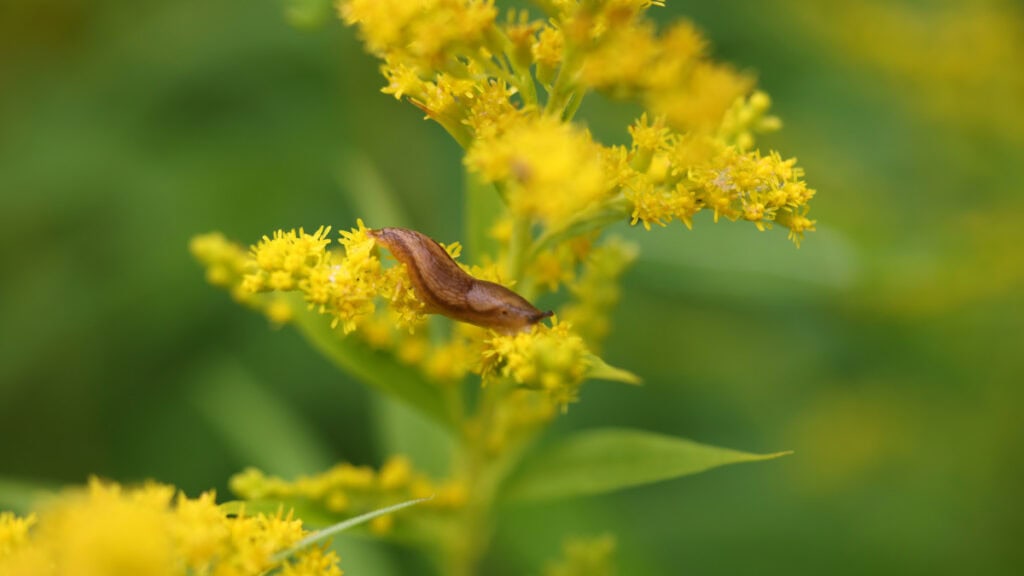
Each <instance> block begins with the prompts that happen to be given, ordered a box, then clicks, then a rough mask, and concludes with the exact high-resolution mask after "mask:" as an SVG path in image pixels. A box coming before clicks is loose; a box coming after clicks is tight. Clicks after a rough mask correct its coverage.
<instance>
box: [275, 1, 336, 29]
mask: <svg viewBox="0 0 1024 576" xmlns="http://www.w3.org/2000/svg"><path fill="white" fill-rule="evenodd" d="M284 15H285V18H287V19H288V23H289V24H291V25H292V26H295V27H296V28H318V27H320V26H323V24H324V22H326V21H327V20H328V19H329V18H330V17H331V1H330V0H285V2H284Z"/></svg>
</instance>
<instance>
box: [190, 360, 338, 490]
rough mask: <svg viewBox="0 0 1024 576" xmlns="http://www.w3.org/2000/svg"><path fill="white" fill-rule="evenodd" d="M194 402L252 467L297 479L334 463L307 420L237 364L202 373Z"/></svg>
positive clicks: (228, 363) (228, 364)
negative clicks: (296, 476)
mask: <svg viewBox="0 0 1024 576" xmlns="http://www.w3.org/2000/svg"><path fill="white" fill-rule="evenodd" d="M191 400H192V402H193V403H194V404H195V405H196V407H197V408H198V409H199V411H200V412H201V413H202V415H203V416H204V417H205V418H206V419H207V421H209V422H210V423H211V424H212V425H213V426H214V428H216V430H217V431H218V432H219V433H220V435H221V437H222V438H223V439H224V442H225V444H227V445H228V446H229V447H230V448H231V449H232V450H233V452H234V453H235V454H236V455H237V457H238V459H239V460H240V461H242V462H245V463H246V464H250V465H253V466H258V467H259V468H262V469H263V470H266V471H267V472H269V473H271V474H278V475H281V476H295V475H298V474H310V473H313V472H316V471H319V470H323V469H326V468H327V467H328V466H330V465H331V464H332V463H333V462H334V458H333V456H332V453H331V449H330V447H329V446H328V445H327V443H326V442H324V441H323V439H322V438H321V437H320V436H319V434H318V433H317V432H316V431H315V430H314V429H313V428H312V427H311V426H310V425H309V424H307V422H306V420H305V419H304V418H303V417H302V416H301V415H300V414H299V413H298V412H296V411H295V409H294V408H293V407H292V406H290V405H289V404H288V403H287V402H286V401H284V400H283V399H281V398H279V397H277V396H276V395H275V394H274V392H273V391H272V390H271V389H270V388H269V387H268V386H266V385H265V384H264V383H262V382H260V381H259V379H258V378H257V377H256V376H254V375H253V374H251V373H250V372H249V371H247V370H245V369H244V368H242V367H241V366H239V365H237V364H234V363H231V362H225V363H223V364H219V365H216V366H213V367H212V368H210V369H208V370H206V371H205V372H203V373H201V374H199V375H198V377H197V382H196V386H195V388H194V390H193V392H192V394H191Z"/></svg>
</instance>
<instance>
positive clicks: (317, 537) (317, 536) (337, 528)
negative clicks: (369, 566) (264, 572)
mask: <svg viewBox="0 0 1024 576" xmlns="http://www.w3.org/2000/svg"><path fill="white" fill-rule="evenodd" d="M431 498H433V496H431V497H430V498H419V499H416V500H409V501H407V502H402V503H400V504H395V505H393V506H388V507H387V508H381V509H379V510H374V511H372V512H367V513H366V514H361V515H359V516H356V517H355V518H349V519H348V520H344V521H342V522H338V523H337V524H335V525H333V526H329V527H327V528H324V529H323V530H318V531H316V532H313V533H312V534H310V535H308V536H306V537H305V538H303V539H302V540H299V541H298V543H296V544H295V545H294V546H292V547H291V548H289V549H287V550H285V551H283V552H280V553H278V554H277V555H275V556H274V561H275V562H283V561H284V560H287V559H288V558H289V557H291V556H292V555H294V554H295V553H297V552H300V551H302V550H303V549H304V548H306V547H308V546H311V545H313V544H316V543H317V542H320V541H321V540H325V539H327V538H330V537H331V536H333V535H335V534H337V533H338V532H342V531H345V530H348V529H349V528H352V527H354V526H358V525H360V524H365V523H366V522H369V521H370V520H373V519H374V518H377V517H378V516H384V515H385V514H391V513H392V512H398V511H399V510H402V509H403V508H408V507H410V506H415V505H416V504H419V503H420V502H426V501H427V500H430V499H431Z"/></svg>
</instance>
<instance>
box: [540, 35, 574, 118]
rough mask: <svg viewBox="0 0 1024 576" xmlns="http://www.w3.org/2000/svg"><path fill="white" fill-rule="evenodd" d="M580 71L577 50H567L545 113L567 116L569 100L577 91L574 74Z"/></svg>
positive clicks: (545, 107)
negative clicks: (574, 85)
mask: <svg viewBox="0 0 1024 576" xmlns="http://www.w3.org/2000/svg"><path fill="white" fill-rule="evenodd" d="M578 71H579V66H578V65H577V62H576V56H575V51H573V50H571V49H570V50H568V51H567V53H566V55H565V60H563V61H562V65H561V66H560V67H559V68H558V76H556V77H555V84H554V86H552V88H551V93H550V94H549V95H548V101H547V104H546V105H545V106H544V113H545V114H550V115H559V116H560V117H565V114H566V109H567V107H568V105H569V100H570V98H572V95H573V94H574V93H575V92H574V90H575V88H574V87H573V84H574V83H575V80H576V79H575V78H574V76H576V72H578Z"/></svg>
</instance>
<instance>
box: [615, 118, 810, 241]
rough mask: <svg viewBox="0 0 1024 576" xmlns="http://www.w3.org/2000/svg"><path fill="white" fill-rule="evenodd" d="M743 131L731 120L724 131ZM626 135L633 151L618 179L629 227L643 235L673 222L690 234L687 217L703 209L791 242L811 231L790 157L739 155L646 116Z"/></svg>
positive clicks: (805, 195) (802, 185) (803, 188)
mask: <svg viewBox="0 0 1024 576" xmlns="http://www.w3.org/2000/svg"><path fill="white" fill-rule="evenodd" d="M738 115H739V114H738ZM750 125H751V123H750V122H749V121H746V122H744V121H741V120H739V119H737V120H736V122H735V123H734V124H733V125H732V128H730V130H732V131H734V132H735V137H736V138H740V139H742V138H744V135H745V134H747V130H748V129H749V127H750ZM630 132H631V134H632V135H633V145H632V149H631V150H630V153H629V154H628V155H626V157H627V158H631V161H630V163H629V165H623V166H622V167H621V171H620V178H621V179H622V180H623V181H624V182H625V187H626V189H627V190H626V192H625V196H626V198H628V199H629V201H630V203H631V204H632V206H633V210H632V222H633V223H634V224H636V223H637V222H641V223H643V225H644V227H645V228H648V229H650V226H651V224H652V223H653V224H657V225H659V226H664V225H665V224H666V223H667V222H669V221H671V220H673V219H678V220H680V221H682V222H683V223H684V224H685V225H686V226H687V227H688V228H691V227H692V226H693V217H694V215H696V214H697V212H699V211H701V210H709V211H711V212H712V213H713V214H714V219H715V221H716V222H717V221H718V219H719V218H720V217H725V218H728V219H729V220H740V219H742V220H747V221H750V222H753V223H754V225H755V226H757V228H758V229H759V230H764V229H766V228H769V227H771V225H772V223H778V224H781V225H782V226H785V227H787V228H789V231H790V239H792V240H793V241H794V242H796V243H797V244H799V242H800V240H801V238H802V237H803V233H804V232H805V231H809V230H814V221H813V220H810V219H809V218H807V216H806V214H807V210H808V202H809V201H810V200H811V198H813V197H814V194H815V191H814V190H813V189H811V188H809V187H808V186H807V183H806V182H805V181H804V180H803V176H804V171H803V169H802V168H799V167H797V166H796V159H794V158H790V159H788V160H783V159H782V157H781V156H780V155H779V154H778V153H777V152H772V153H770V154H768V155H767V156H764V155H762V154H761V153H760V152H759V151H757V150H754V151H748V152H743V151H742V150H741V149H740V148H739V147H738V146H734V145H727V144H725V143H724V142H723V141H722V140H721V139H720V138H712V137H708V136H701V135H692V134H691V135H681V134H679V133H676V132H673V131H671V130H669V129H667V128H665V127H664V126H663V125H662V123H661V121H660V120H655V121H654V122H653V123H649V122H648V120H647V117H646V116H641V118H640V119H639V120H637V122H636V124H634V126H633V127H632V129H631V131H630Z"/></svg>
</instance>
